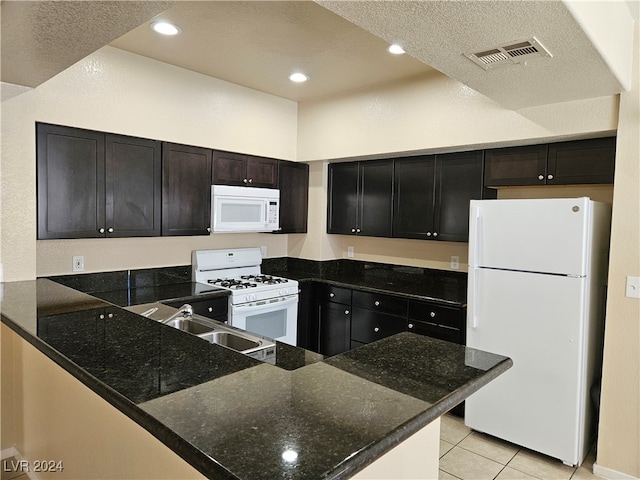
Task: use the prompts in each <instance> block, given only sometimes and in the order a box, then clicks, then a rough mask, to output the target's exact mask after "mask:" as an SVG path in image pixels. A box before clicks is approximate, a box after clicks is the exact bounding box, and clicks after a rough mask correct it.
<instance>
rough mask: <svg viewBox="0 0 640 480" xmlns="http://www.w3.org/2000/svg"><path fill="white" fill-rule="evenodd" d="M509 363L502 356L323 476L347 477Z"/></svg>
mask: <svg viewBox="0 0 640 480" xmlns="http://www.w3.org/2000/svg"><path fill="white" fill-rule="evenodd" d="M512 366H513V360H511V359H510V358H505V359H504V360H503V361H501V362H500V363H499V364H497V365H496V366H494V367H492V368H490V369H489V370H487V371H486V373H485V375H483V376H482V377H481V378H478V379H476V380H473V381H471V382H469V383H467V384H466V385H464V386H463V387H460V388H458V389H457V390H455V391H454V392H451V393H450V394H449V395H447V396H445V397H443V398H442V399H441V400H439V401H438V402H436V403H434V404H433V405H432V406H431V407H430V408H429V409H427V410H426V411H424V412H423V413H421V414H420V415H417V416H415V417H413V418H411V419H410V420H408V421H407V422H405V423H403V424H402V425H399V426H398V427H396V428H395V429H394V430H393V431H392V432H391V433H390V434H389V435H387V436H386V437H385V438H384V439H382V440H380V441H378V442H376V443H372V444H370V445H368V446H366V447H364V448H363V449H362V450H360V452H358V455H354V456H353V457H351V458H349V460H347V461H345V462H343V463H341V464H340V465H338V466H337V467H336V468H335V469H333V470H332V471H331V472H329V473H328V474H327V475H326V476H325V478H326V479H328V480H343V479H347V478H350V477H351V476H353V475H354V474H356V473H358V472H359V471H360V470H362V469H364V468H365V467H367V466H368V465H370V462H371V460H372V459H377V458H379V457H380V456H382V455H384V454H385V453H387V452H388V451H390V450H391V449H393V448H394V447H396V446H397V445H399V444H400V443H402V442H403V441H404V440H406V439H407V438H409V437H410V436H411V435H413V434H414V433H416V432H418V431H419V430H421V429H422V428H424V427H426V426H427V425H428V424H430V423H431V422H432V421H434V420H435V419H437V418H440V417H442V416H443V415H444V414H445V413H447V412H448V411H449V410H451V409H452V408H453V407H455V406H456V405H458V404H459V403H461V402H462V401H464V400H465V399H466V398H468V397H469V396H470V395H471V394H473V393H475V392H476V391H478V390H479V389H480V388H482V387H484V386H485V385H487V384H488V383H489V382H491V381H492V380H494V379H495V378H497V377H498V376H500V375H501V374H503V373H504V372H506V371H507V370H509V369H510V368H511V367H512Z"/></svg>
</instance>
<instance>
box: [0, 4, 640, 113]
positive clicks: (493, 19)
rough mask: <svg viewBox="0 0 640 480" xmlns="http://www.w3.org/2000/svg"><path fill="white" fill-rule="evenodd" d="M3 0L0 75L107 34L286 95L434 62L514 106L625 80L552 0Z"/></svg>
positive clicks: (17, 78)
mask: <svg viewBox="0 0 640 480" xmlns="http://www.w3.org/2000/svg"><path fill="white" fill-rule="evenodd" d="M578 3H579V2H578ZM583 3H584V2H583ZM586 3H588V4H590V5H593V6H594V8H599V9H607V11H611V12H614V10H616V12H615V13H618V15H617V16H616V17H615V19H614V20H615V21H614V22H612V18H609V17H607V18H606V21H605V22H604V24H606V26H607V28H608V30H607V29H606V28H605V29H603V28H601V30H603V31H604V34H603V33H601V37H606V36H614V37H615V36H616V35H618V34H619V32H620V31H623V30H625V31H626V30H628V25H629V24H630V25H632V19H631V17H630V16H629V18H628V22H626V20H627V19H625V18H621V15H619V13H620V8H618V7H620V5H622V6H623V8H624V11H625V12H626V13H627V14H628V10H627V8H626V4H625V3H624V2H586ZM1 5H2V7H1V8H2V32H1V33H2V44H1V45H2V72H1V73H2V81H3V82H8V83H11V84H16V85H22V86H36V85H38V84H40V83H42V82H43V81H46V80H47V79H48V78H51V77H52V76H54V75H55V74H57V73H58V72H60V71H62V70H63V69H65V68H67V67H69V66H70V65H72V64H73V63H75V62H76V61H78V60H80V59H81V58H83V57H85V56H87V55H89V54H90V53H92V52H93V51H95V50H97V49H98V48H100V47H102V46H104V45H107V44H111V45H112V46H115V47H118V48H122V49H125V50H129V51H131V52H135V53H139V54H141V55H145V56H149V57H151V58H155V59H158V60H160V61H164V62H167V63H170V64H173V65H177V66H180V67H183V68H187V69H190V70H193V71H196V72H200V73H203V74H205V75H211V76H214V77H216V78H220V79H223V80H227V81H230V82H233V83H237V84H240V85H244V86H247V87H250V88H254V89H256V90H260V91H264V92H268V93H272V94H274V95H278V96H282V97H285V98H290V99H293V100H305V99H309V98H316V97H320V96H324V95H333V94H336V93H341V92H346V91H349V90H353V89H357V88H363V87H367V86H371V85H374V84H380V83H388V82H393V81H397V80H399V79H402V78H406V77H409V76H415V75H421V74H425V73H426V72H430V71H433V69H432V67H433V68H434V69H437V70H439V71H441V72H443V73H444V74H446V75H448V76H450V77H451V78H454V79H456V80H458V81H460V82H462V83H464V84H466V85H468V86H469V87H471V88H473V89H474V90H477V91H478V92H480V93H482V94H484V95H486V96H487V97H489V98H491V99H493V100H495V101H496V102H498V103H500V104H502V105H503V106H506V107H508V108H512V109H520V108H525V107H529V106H535V105H542V104H546V103H555V102H562V101H569V100H577V99H582V98H595V97H601V96H608V95H612V94H616V93H619V92H621V91H623V90H624V88H623V85H624V81H621V80H624V79H621V75H620V71H623V70H624V69H622V70H619V69H618V70H616V69H615V68H612V65H611V62H610V60H611V58H607V60H606V61H605V57H606V52H605V53H604V54H603V51H602V48H601V47H602V45H601V44H598V42H594V37H593V35H594V31H595V33H596V34H597V33H598V32H597V29H595V30H594V29H589V28H584V25H582V23H584V22H581V23H579V22H578V21H576V19H575V18H574V15H572V13H571V12H570V9H568V8H567V4H566V3H565V2H563V1H559V0H545V1H527V0H517V1H516V0H514V1H505V0H464V1H454V0H445V1H440V0H419V1H404V0H394V1H391V0H388V1H362V0H358V1H350V0H340V1H332V0H316V1H315V2H311V1H303V2H298V1H276V2H270V1H248V2H245V1H232V2H222V1H211V2H209V1H196V2H185V1H175V2H169V1H148V2H139V1H109V2H105V1H35V2H28V1H3V2H2V4H1ZM574 5H575V4H574ZM611 5H613V6H614V7H616V8H612V7H611ZM165 10H166V11H165ZM603 11H605V10H603ZM574 13H575V12H574ZM154 16H155V18H156V19H160V18H166V19H170V20H173V21H175V22H176V23H177V24H178V25H179V26H180V28H181V29H182V30H183V32H182V34H181V35H179V36H177V37H172V38H163V37H160V36H158V35H157V34H155V33H154V32H152V31H151V30H150V29H149V28H148V25H149V23H150V21H151V19H152V18H153V17H154ZM636 16H637V10H636ZM596 19H597V17H596ZM620 20H622V21H620ZM600 23H601V24H602V23H603V22H600ZM619 26H621V27H622V28H619ZM585 31H589V32H590V34H589V35H587V34H586V33H585ZM631 31H632V28H631ZM533 36H535V37H536V38H537V39H538V40H539V41H540V42H541V43H542V44H543V45H544V46H545V47H546V48H547V49H548V50H549V51H550V52H551V54H552V57H547V58H540V59H535V60H531V61H529V62H527V63H526V64H520V65H515V66H509V67H505V68H497V69H493V70H489V71H485V70H483V69H482V68H481V67H479V66H477V65H475V64H474V63H472V62H471V61H470V60H469V59H467V58H466V57H464V56H463V53H465V52H473V51H479V50H482V49H486V48H490V47H492V46H494V45H500V44H504V43H507V42H513V41H518V40H523V39H529V38H531V37H533ZM391 42H400V43H402V44H403V46H405V49H406V50H407V51H408V52H409V54H410V55H402V56H399V57H398V56H392V55H390V54H388V53H387V52H386V51H385V47H386V46H387V45H388V43H391ZM594 43H595V45H594ZM618 43H622V44H625V43H627V42H618ZM629 60H630V59H629ZM623 61H624V59H623ZM297 69H300V70H304V71H306V72H307V73H308V74H309V75H310V76H311V81H310V82H308V83H307V84H303V85H297V84H291V83H289V81H288V80H287V79H286V77H287V75H288V74H289V73H290V72H292V71H293V70H297ZM5 90H7V89H6V88H4V87H3V96H4V92H5ZM18 91H19V90H18Z"/></svg>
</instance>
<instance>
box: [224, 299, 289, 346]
mask: <svg viewBox="0 0 640 480" xmlns="http://www.w3.org/2000/svg"><path fill="white" fill-rule="evenodd" d="M297 324H298V295H297V294H295V295H287V296H284V297H278V298H272V299H269V300H263V301H259V302H250V303H242V304H240V305H232V306H231V325H233V326H234V327H237V328H241V329H243V330H247V331H249V332H253V333H257V334H258V335H263V336H265V337H268V338H271V339H273V340H277V341H279V342H284V343H287V344H289V345H293V346H296V335H297Z"/></svg>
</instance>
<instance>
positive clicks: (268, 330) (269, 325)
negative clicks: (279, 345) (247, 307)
mask: <svg viewBox="0 0 640 480" xmlns="http://www.w3.org/2000/svg"><path fill="white" fill-rule="evenodd" d="M245 325H246V330H248V331H250V332H254V333H257V334H259V335H264V336H265V337H269V338H281V337H284V336H285V335H286V334H287V309H286V308H285V309H280V310H275V311H272V312H264V313H256V314H253V315H252V314H247V315H246V317H245Z"/></svg>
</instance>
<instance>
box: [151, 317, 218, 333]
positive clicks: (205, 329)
mask: <svg viewBox="0 0 640 480" xmlns="http://www.w3.org/2000/svg"><path fill="white" fill-rule="evenodd" d="M163 323H164V324H165V325H169V326H170V327H173V328H177V329H178V330H182V331H183V332H187V333H193V334H194V335H198V336H200V335H201V334H203V333H210V332H211V331H212V330H213V329H214V328H215V327H213V326H211V325H207V324H204V323H201V322H196V321H194V320H193V318H174V319H173V320H171V321H170V322H163Z"/></svg>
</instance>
